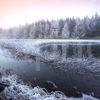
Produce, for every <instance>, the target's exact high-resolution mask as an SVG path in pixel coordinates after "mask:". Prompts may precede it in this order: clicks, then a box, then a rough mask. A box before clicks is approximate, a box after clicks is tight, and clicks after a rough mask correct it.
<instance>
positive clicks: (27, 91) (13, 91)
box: [1, 75, 99, 100]
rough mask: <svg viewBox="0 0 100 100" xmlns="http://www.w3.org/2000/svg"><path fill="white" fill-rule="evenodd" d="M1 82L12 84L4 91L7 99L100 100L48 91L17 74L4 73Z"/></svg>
mask: <svg viewBox="0 0 100 100" xmlns="http://www.w3.org/2000/svg"><path fill="white" fill-rule="evenodd" d="M1 82H3V83H7V84H9V85H10V86H9V87H6V88H5V90H4V91H3V95H4V97H5V98H6V100H10V99H11V100H99V99H95V98H93V97H92V96H88V95H85V94H83V97H82V98H73V97H70V98H67V97H66V96H65V95H64V94H63V93H62V92H59V91H56V92H52V93H48V92H47V91H46V90H45V89H43V88H40V87H34V88H32V87H31V86H29V85H25V84H24V83H23V82H21V81H19V80H18V78H17V76H16V75H4V76H3V77H2V79H1Z"/></svg>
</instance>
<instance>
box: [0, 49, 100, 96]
mask: <svg viewBox="0 0 100 100" xmlns="http://www.w3.org/2000/svg"><path fill="white" fill-rule="evenodd" d="M36 65H37V63H36V62H35V61H34V60H32V59H17V58H13V57H12V56H11V55H10V53H9V51H8V50H5V49H2V48H1V49H0V66H1V67H2V68H5V69H12V70H13V71H14V72H15V73H16V74H17V75H18V76H19V77H20V78H21V79H22V80H23V81H25V82H27V83H29V84H31V85H32V86H37V85H39V86H40V87H43V88H46V89H47V90H48V91H50V92H51V91H57V90H59V91H62V92H64V93H65V94H66V95H67V96H75V97H79V96H81V94H82V93H85V94H90V95H93V96H95V97H98V98H100V76H99V75H98V74H97V73H90V72H88V71H86V72H85V73H82V74H79V73H77V72H74V71H71V70H70V71H69V70H68V71H66V72H65V71H63V70H60V69H56V68H55V67H54V65H51V64H48V63H43V62H40V71H37V70H36ZM55 66H56V65H55ZM64 66H65V67H67V65H66V64H63V67H64Z"/></svg>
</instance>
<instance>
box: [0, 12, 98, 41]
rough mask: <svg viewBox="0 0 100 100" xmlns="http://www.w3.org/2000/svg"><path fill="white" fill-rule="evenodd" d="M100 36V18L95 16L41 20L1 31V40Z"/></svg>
mask: <svg viewBox="0 0 100 100" xmlns="http://www.w3.org/2000/svg"><path fill="white" fill-rule="evenodd" d="M99 36H100V16H99V15H98V14H95V15H94V16H92V17H91V18H89V17H88V16H86V17H84V18H83V19H80V18H74V17H73V18H66V19H59V20H52V21H49V20H46V21H45V20H41V21H38V22H35V23H32V24H26V25H23V26H19V27H15V28H10V29H6V30H3V29H0V37H1V38H15V39H70V38H72V39H83V38H89V39H91V38H98V37H99Z"/></svg>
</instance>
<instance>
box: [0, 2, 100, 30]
mask: <svg viewBox="0 0 100 100" xmlns="http://www.w3.org/2000/svg"><path fill="white" fill-rule="evenodd" d="M99 4H100V1H99V0H2V1H0V12H1V13H0V27H2V28H9V27H14V26H18V25H20V24H21V25H23V24H25V23H32V22H34V21H38V20H41V19H49V20H52V19H59V18H66V17H72V16H75V17H76V16H78V17H84V16H86V15H89V16H91V15H92V14H95V12H99V10H100V9H99V8H100V7H99Z"/></svg>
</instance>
